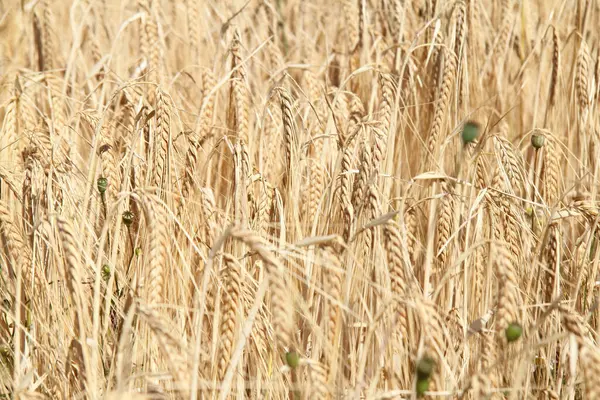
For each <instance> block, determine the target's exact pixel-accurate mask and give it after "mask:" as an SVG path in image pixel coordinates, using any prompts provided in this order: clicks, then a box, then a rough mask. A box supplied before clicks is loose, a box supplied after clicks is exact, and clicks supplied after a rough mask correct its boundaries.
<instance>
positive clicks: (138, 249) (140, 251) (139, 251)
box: [135, 247, 142, 256]
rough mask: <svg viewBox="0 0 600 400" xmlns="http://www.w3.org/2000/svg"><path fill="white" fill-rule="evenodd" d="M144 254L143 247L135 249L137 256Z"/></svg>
mask: <svg viewBox="0 0 600 400" xmlns="http://www.w3.org/2000/svg"><path fill="white" fill-rule="evenodd" d="M141 254H142V248H141V247H136V248H135V255H136V256H140V255H141Z"/></svg>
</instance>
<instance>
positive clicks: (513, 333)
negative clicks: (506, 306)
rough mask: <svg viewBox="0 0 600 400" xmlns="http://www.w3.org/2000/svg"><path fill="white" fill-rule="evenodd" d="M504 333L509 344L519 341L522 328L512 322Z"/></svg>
mask: <svg viewBox="0 0 600 400" xmlns="http://www.w3.org/2000/svg"><path fill="white" fill-rule="evenodd" d="M504 333H505V334H506V340H507V341H508V342H509V343H511V342H514V341H516V340H519V338H520V337H521V335H522V334H523V327H522V326H521V325H520V324H519V323H518V322H513V323H512V324H510V325H508V327H507V328H506V331H505V332H504Z"/></svg>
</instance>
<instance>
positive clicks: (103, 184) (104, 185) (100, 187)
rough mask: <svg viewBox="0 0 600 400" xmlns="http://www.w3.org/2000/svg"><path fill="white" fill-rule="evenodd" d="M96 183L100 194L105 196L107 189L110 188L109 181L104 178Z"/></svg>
mask: <svg viewBox="0 0 600 400" xmlns="http://www.w3.org/2000/svg"><path fill="white" fill-rule="evenodd" d="M96 183H97V185H98V191H99V192H100V194H104V193H105V192H106V188H107V187H108V180H107V179H106V178H104V177H100V178H98V181H97V182H96Z"/></svg>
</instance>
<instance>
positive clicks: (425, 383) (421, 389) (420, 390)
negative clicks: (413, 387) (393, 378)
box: [417, 379, 429, 397]
mask: <svg viewBox="0 0 600 400" xmlns="http://www.w3.org/2000/svg"><path fill="white" fill-rule="evenodd" d="M427 390H429V379H418V380H417V396H418V397H421V396H423V395H424V394H425V392H426V391H427Z"/></svg>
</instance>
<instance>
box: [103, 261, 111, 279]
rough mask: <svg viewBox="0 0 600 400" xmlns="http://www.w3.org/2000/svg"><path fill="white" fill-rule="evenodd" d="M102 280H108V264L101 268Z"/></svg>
mask: <svg viewBox="0 0 600 400" xmlns="http://www.w3.org/2000/svg"><path fill="white" fill-rule="evenodd" d="M102 278H104V280H105V281H107V280H108V279H109V278H110V266H109V265H108V264H104V265H103V266H102Z"/></svg>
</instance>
